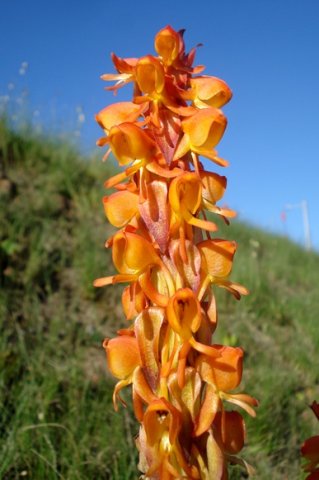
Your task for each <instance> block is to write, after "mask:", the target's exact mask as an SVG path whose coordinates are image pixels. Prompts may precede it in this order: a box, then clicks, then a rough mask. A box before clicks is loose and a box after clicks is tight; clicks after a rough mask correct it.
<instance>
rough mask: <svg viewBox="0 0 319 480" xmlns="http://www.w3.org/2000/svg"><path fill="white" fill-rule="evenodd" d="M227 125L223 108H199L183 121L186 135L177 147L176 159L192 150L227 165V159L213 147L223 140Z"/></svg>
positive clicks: (224, 165) (219, 163)
mask: <svg viewBox="0 0 319 480" xmlns="http://www.w3.org/2000/svg"><path fill="white" fill-rule="evenodd" d="M226 125H227V120H226V117H225V116H224V115H223V113H222V112H221V110H218V109H217V108H213V107H209V108H203V109H200V110H198V111H197V112H196V113H195V114H194V115H192V116H191V117H189V118H187V119H186V120H183V121H182V129H183V132H184V136H183V137H182V139H181V141H180V143H179V145H178V147H177V149H176V152H175V155H174V159H175V160H178V159H179V158H181V157H183V156H184V155H186V154H187V153H188V152H189V151H192V152H194V153H196V154H198V155H203V156H204V157H207V158H209V159H210V160H213V161H214V162H215V163H217V164H218V165H221V166H223V167H226V166H227V165H228V163H227V162H226V160H223V159H221V158H219V157H218V156H217V153H216V151H215V150H214V149H213V148H214V147H215V146H216V145H217V143H218V142H219V141H220V140H221V138H222V136H223V134H224V131H225V128H226Z"/></svg>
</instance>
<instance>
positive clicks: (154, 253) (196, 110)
mask: <svg viewBox="0 0 319 480" xmlns="http://www.w3.org/2000/svg"><path fill="white" fill-rule="evenodd" d="M155 50H156V52H157V54H158V55H159V56H158V57H154V56H152V55H146V56H143V57H141V58H139V59H136V58H125V59H122V58H119V57H117V56H116V55H113V56H112V58H113V62H114V65H115V68H116V70H117V73H115V74H109V75H104V76H103V77H102V78H103V79H104V80H107V81H109V80H112V81H115V82H116V83H115V85H114V86H112V87H110V88H109V89H110V90H114V91H116V90H117V89H118V88H119V87H121V86H123V85H124V84H126V83H128V82H132V83H133V84H134V87H133V88H134V91H133V102H119V103H118V104H115V105H112V106H109V107H107V108H105V109H103V110H101V111H100V112H99V113H98V114H97V116H96V120H97V122H98V123H99V125H100V126H101V127H102V128H103V130H104V132H105V137H103V138H101V139H100V140H99V141H98V144H99V145H100V146H103V145H107V146H108V152H107V154H106V156H105V157H107V156H108V155H109V154H110V153H113V154H114V156H115V157H116V159H117V161H118V163H119V165H120V166H122V167H124V169H122V171H121V173H118V174H117V175H115V176H114V177H112V178H110V179H108V180H107V181H106V182H105V186H106V187H107V188H111V187H115V188H116V190H117V191H116V192H115V193H112V194H110V195H108V196H105V197H104V199H103V205H104V210H105V214H106V216H107V218H108V220H109V222H110V223H111V224H112V225H113V226H114V227H117V228H119V229H121V230H120V231H118V232H117V233H116V234H114V236H113V237H111V239H110V240H109V241H108V242H107V243H106V246H107V247H111V248H112V259H113V264H114V266H115V268H116V270H117V272H118V273H117V274H115V275H112V276H109V277H104V278H100V279H97V280H96V281H95V282H94V284H95V285H96V286H104V285H108V284H111V283H119V282H127V283H129V285H128V286H127V287H126V288H125V289H124V292H123V295H122V305H123V310H124V313H125V316H126V318H127V319H129V320H133V319H134V322H133V324H131V326H130V327H129V328H126V329H122V330H119V331H118V334H119V336H118V337H116V338H115V339H113V340H108V339H107V340H106V341H105V342H104V348H105V350H106V354H107V359H108V364H109V368H110V370H111V372H112V373H113V374H114V376H115V377H117V379H118V380H119V381H118V383H117V384H116V387H115V390H114V395H113V401H114V404H115V406H116V402H117V399H119V400H120V401H122V400H121V398H120V396H119V392H120V390H121V389H122V388H124V387H125V386H126V385H129V384H132V397H133V408H134V413H135V416H136V418H137V420H138V421H139V422H140V423H141V426H140V433H139V437H138V440H137V446H138V449H139V453H140V462H139V468H140V470H141V471H142V472H143V473H144V474H145V478H149V479H150V480H159V479H161V480H174V479H179V478H189V479H191V480H208V479H209V478H211V479H216V480H217V479H219V480H226V478H228V471H227V463H239V464H242V465H245V462H244V461H243V460H241V459H240V458H237V457H236V456H234V455H236V454H237V453H238V452H239V451H240V450H241V448H242V446H243V444H244V436H245V430H244V422H243V419H242V418H241V416H240V415H239V414H238V413H236V412H226V411H225V409H224V402H225V401H227V402H230V403H233V404H235V405H238V406H241V407H242V408H244V409H245V410H246V411H247V412H248V413H250V414H251V415H254V414H255V412H254V410H253V407H254V406H256V405H257V401H256V400H255V399H254V398H252V397H250V396H249V395H246V394H240V393H233V391H234V390H235V389H236V388H237V387H238V386H239V384H240V381H241V377H242V363H243V351H242V350H241V349H240V348H233V347H223V346H222V345H214V344H211V341H212V340H211V339H212V334H213V333H214V330H215V328H216V326H217V307H216V301H215V297H214V294H213V290H212V289H209V287H210V285H211V284H213V285H218V286H219V287H222V288H226V289H228V290H229V291H230V292H231V293H232V294H233V295H235V296H236V298H240V295H241V294H246V293H247V290H246V289H245V288H244V287H242V286H241V285H238V284H235V283H233V282H230V281H229V280H228V276H229V274H230V272H231V269H232V262H233V257H234V254H235V251H236V244H235V242H230V241H228V240H222V239H216V238H215V239H213V240H211V239H209V240H203V230H207V231H208V232H214V231H216V230H217V227H216V225H215V224H214V223H212V222H209V221H207V220H206V217H205V213H204V211H203V210H204V209H207V210H209V211H211V212H213V213H215V214H218V215H221V216H222V217H224V220H225V221H227V217H230V218H231V217H233V216H235V212H233V211H232V210H229V209H228V208H220V207H218V206H217V203H218V202H219V201H220V200H221V198H222V197H223V195H224V192H225V189H226V178H225V177H222V176H220V175H218V174H217V173H211V172H210V173H209V172H205V171H204V170H203V166H202V164H201V163H200V160H199V155H203V156H205V157H207V158H209V159H211V160H213V161H214V162H215V163H217V164H218V165H221V166H226V165H227V162H226V161H225V160H223V159H221V158H219V157H218V156H217V152H216V151H215V150H214V149H215V147H216V145H217V144H218V142H219V141H220V139H221V138H222V136H223V133H224V130H225V128H226V124H227V121H226V117H225V116H224V115H223V113H222V112H221V111H220V110H219V107H221V106H223V105H224V104H225V103H227V101H229V100H230V98H231V90H230V89H229V87H228V86H227V84H226V83H225V82H223V81H222V80H220V79H218V78H215V77H208V76H203V75H202V76H197V77H195V78H193V75H194V74H200V72H201V71H202V70H203V67H201V66H199V67H193V61H194V58H195V51H196V49H192V50H191V51H190V52H189V53H186V51H185V44H184V40H183V31H182V30H181V31H180V32H176V31H174V30H173V29H172V28H171V27H170V26H167V27H165V28H163V29H162V30H161V31H160V32H158V34H157V35H156V37H155ZM192 164H193V165H192ZM207 238H210V236H209V233H207ZM122 402H123V401H122ZM123 403H124V402H123ZM315 410H316V409H315ZM306 453H307V448H306Z"/></svg>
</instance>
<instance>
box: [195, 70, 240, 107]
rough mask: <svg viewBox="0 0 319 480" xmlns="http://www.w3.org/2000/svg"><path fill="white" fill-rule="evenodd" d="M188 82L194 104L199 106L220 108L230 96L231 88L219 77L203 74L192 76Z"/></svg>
mask: <svg viewBox="0 0 319 480" xmlns="http://www.w3.org/2000/svg"><path fill="white" fill-rule="evenodd" d="M190 83H191V88H192V90H193V101H194V104H195V105H196V106H197V107H199V108H207V106H209V107H215V108H220V107H222V106H223V105H225V104H226V103H227V102H229V100H230V99H231V97H232V91H231V89H230V88H229V86H228V85H227V83H226V82H224V81H223V80H221V79H220V78H217V77H209V76H206V75H203V76H200V77H196V78H192V79H191V81H190Z"/></svg>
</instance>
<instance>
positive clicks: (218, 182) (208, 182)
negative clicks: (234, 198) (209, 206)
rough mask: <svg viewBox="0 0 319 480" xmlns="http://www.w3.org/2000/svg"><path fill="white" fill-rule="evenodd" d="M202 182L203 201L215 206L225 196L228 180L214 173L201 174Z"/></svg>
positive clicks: (202, 172)
mask: <svg viewBox="0 0 319 480" xmlns="http://www.w3.org/2000/svg"><path fill="white" fill-rule="evenodd" d="M200 178H201V180H202V184H203V189H202V195H203V199H204V200H207V201H209V202H211V203H213V204H215V203H217V202H218V201H219V200H220V199H221V198H222V197H223V196H224V193H225V190H226V186H227V178H226V177H224V176H222V175H218V174H217V173H213V172H205V171H201V172H200Z"/></svg>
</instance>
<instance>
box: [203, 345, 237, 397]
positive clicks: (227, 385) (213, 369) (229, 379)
mask: <svg viewBox="0 0 319 480" xmlns="http://www.w3.org/2000/svg"><path fill="white" fill-rule="evenodd" d="M215 348H217V346H215ZM219 349H220V356H219V357H217V358H212V357H209V356H206V355H200V356H199V357H198V359H197V362H196V365H197V368H198V371H199V374H200V376H201V377H202V379H203V380H204V381H205V382H207V383H209V384H210V385H212V386H214V387H215V388H216V389H217V390H220V391H223V392H228V391H230V390H233V389H235V388H236V387H237V386H238V385H239V384H240V382H241V377H242V371H243V355H244V352H243V350H242V349H241V348H239V347H226V346H220V347H219Z"/></svg>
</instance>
